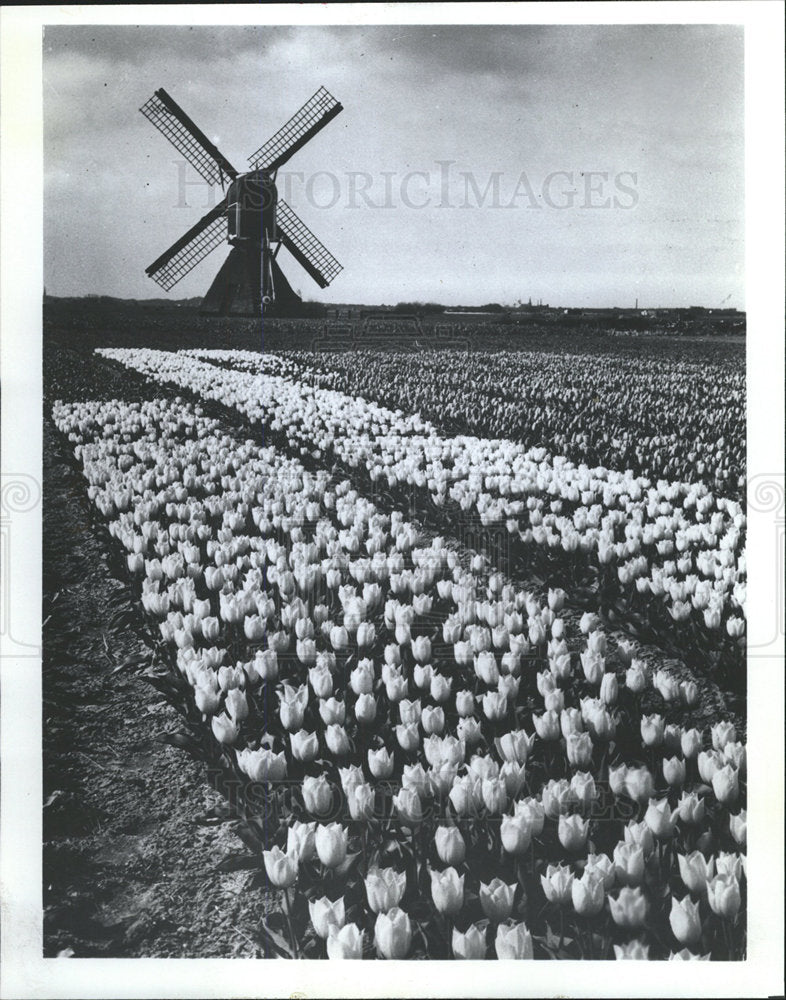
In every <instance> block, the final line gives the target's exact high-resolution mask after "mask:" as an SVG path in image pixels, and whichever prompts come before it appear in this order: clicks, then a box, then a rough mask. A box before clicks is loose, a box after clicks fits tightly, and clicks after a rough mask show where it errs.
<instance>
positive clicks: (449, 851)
mask: <svg viewBox="0 0 786 1000" xmlns="http://www.w3.org/2000/svg"><path fill="white" fill-rule="evenodd" d="M434 846H435V847H436V849H437V854H438V855H439V858H440V860H441V861H442V862H443V864H446V865H452V866H454V867H455V866H456V865H460V864H461V863H462V861H463V860H464V857H465V855H466V852H467V845H466V844H465V842H464V838H463V837H462V836H461V831H460V830H459V829H458V827H455V826H438V827H437V829H436V831H435V833H434Z"/></svg>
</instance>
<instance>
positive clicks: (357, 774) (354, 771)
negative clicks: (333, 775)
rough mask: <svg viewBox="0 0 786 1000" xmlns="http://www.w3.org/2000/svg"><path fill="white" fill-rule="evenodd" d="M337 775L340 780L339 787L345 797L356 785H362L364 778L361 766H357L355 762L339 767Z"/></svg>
mask: <svg viewBox="0 0 786 1000" xmlns="http://www.w3.org/2000/svg"><path fill="white" fill-rule="evenodd" d="M338 777H339V780H340V781H341V789H342V791H343V792H344V794H345V795H346V796H347V797H349V793H350V792H351V790H352V789H353V788H354V787H355V786H356V785H362V784H363V783H364V781H365V780H366V779H365V778H364V777H363V770H362V768H359V767H358V766H357V765H356V764H350V765H349V767H340V768H339V769H338Z"/></svg>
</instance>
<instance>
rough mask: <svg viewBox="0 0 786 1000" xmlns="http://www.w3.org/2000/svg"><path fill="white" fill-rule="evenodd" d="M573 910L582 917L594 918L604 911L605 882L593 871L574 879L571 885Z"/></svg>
mask: <svg viewBox="0 0 786 1000" xmlns="http://www.w3.org/2000/svg"><path fill="white" fill-rule="evenodd" d="M571 899H572V900H573V908H574V910H575V911H576V913H578V914H579V915H580V916H586V917H594V916H597V914H598V913H600V911H601V910H602V909H603V904H604V903H605V902H606V894H605V889H604V880H603V878H602V877H601V876H599V875H595V874H593V873H592V871H585V872H584V875H583V876H582V877H581V878H580V879H578V878H574V879H573V884H572V885H571Z"/></svg>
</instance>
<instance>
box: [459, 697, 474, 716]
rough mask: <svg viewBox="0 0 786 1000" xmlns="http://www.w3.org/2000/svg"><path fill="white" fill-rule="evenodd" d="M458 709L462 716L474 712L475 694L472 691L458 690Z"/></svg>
mask: <svg viewBox="0 0 786 1000" xmlns="http://www.w3.org/2000/svg"><path fill="white" fill-rule="evenodd" d="M456 711H457V712H458V714H459V715H460V716H461V717H462V718H466V717H468V716H470V715H472V714H473V713H474V711H475V696H474V695H473V694H472V692H471V691H457V692H456Z"/></svg>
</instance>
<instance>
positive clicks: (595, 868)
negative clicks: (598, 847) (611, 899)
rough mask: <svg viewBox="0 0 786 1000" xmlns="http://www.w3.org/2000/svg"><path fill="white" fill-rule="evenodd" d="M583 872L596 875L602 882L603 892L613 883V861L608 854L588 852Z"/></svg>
mask: <svg viewBox="0 0 786 1000" xmlns="http://www.w3.org/2000/svg"><path fill="white" fill-rule="evenodd" d="M584 872H585V874H586V873H587V872H591V873H592V874H593V875H596V876H597V877H598V878H599V879H600V880H601V882H602V883H603V891H604V892H608V891H609V889H610V888H611V887H612V886H613V885H614V877H615V876H614V863H613V862H612V860H611V858H610V857H609V856H608V854H588V855H587V863H586V865H585V868H584Z"/></svg>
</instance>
